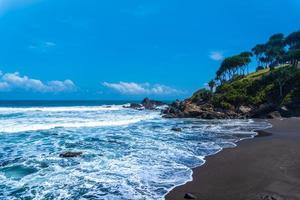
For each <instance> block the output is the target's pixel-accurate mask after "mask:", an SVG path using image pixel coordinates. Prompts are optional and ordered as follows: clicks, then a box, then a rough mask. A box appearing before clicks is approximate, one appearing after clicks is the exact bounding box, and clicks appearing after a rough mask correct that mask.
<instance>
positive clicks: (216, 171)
mask: <svg viewBox="0 0 300 200" xmlns="http://www.w3.org/2000/svg"><path fill="white" fill-rule="evenodd" d="M270 123H271V124H272V125H273V127H272V128H270V129H267V130H264V131H260V132H259V136H257V137H256V138H254V139H252V140H244V141H241V142H240V143H239V144H238V147H236V148H232V149H225V150H224V151H222V152H220V153H218V154H216V155H213V156H210V157H208V158H207V159H206V161H207V162H206V163H205V164H204V165H203V166H201V167H198V168H195V169H194V173H193V181H191V182H189V183H187V184H185V185H183V186H179V187H176V188H175V189H173V190H172V191H171V192H170V193H169V194H168V195H167V196H166V199H167V200H183V199H185V198H184V196H185V194H186V193H191V194H193V195H194V196H196V197H197V199H201V200H245V199H246V200H265V199H266V200H269V199H272V200H281V199H289V200H297V199H300V118H289V119H283V120H270Z"/></svg>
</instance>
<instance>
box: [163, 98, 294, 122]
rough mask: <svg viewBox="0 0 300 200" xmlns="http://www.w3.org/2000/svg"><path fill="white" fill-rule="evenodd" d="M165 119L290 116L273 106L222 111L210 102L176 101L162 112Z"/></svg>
mask: <svg viewBox="0 0 300 200" xmlns="http://www.w3.org/2000/svg"><path fill="white" fill-rule="evenodd" d="M162 114H163V117H165V118H201V119H245V118H281V116H282V115H288V114H289V112H288V110H287V108H285V107H282V108H277V107H276V106H275V105H273V104H262V105H260V106H258V107H255V106H239V107H237V108H235V107H232V108H231V109H222V108H218V107H216V106H214V105H213V104H212V103H210V102H200V103H198V104H197V103H193V102H192V101H191V100H185V101H175V102H174V103H172V104H170V105H169V106H168V107H167V108H166V109H165V110H163V111H162Z"/></svg>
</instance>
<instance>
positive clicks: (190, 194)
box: [184, 193, 197, 199]
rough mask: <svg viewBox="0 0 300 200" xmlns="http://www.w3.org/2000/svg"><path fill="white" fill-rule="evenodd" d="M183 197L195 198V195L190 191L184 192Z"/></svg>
mask: <svg viewBox="0 0 300 200" xmlns="http://www.w3.org/2000/svg"><path fill="white" fill-rule="evenodd" d="M184 198H185V199H197V197H196V195H194V194H192V193H186V194H185V195H184Z"/></svg>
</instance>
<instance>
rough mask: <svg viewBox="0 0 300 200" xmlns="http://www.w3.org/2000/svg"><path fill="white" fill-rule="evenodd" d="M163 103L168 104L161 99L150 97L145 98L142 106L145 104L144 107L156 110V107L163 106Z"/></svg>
mask: <svg viewBox="0 0 300 200" xmlns="http://www.w3.org/2000/svg"><path fill="white" fill-rule="evenodd" d="M163 105H166V104H165V103H163V102H161V101H155V100H150V99H149V98H145V99H144V100H143V101H142V106H144V108H145V109H147V110H154V109H156V107H158V106H163Z"/></svg>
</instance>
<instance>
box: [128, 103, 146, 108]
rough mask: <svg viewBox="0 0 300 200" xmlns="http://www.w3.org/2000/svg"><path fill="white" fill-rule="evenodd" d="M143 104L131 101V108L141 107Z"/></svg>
mask: <svg viewBox="0 0 300 200" xmlns="http://www.w3.org/2000/svg"><path fill="white" fill-rule="evenodd" d="M142 107H143V106H142V105H141V104H138V103H131V104H130V106H129V108H132V109H141V108H142Z"/></svg>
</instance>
